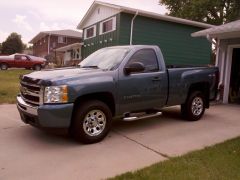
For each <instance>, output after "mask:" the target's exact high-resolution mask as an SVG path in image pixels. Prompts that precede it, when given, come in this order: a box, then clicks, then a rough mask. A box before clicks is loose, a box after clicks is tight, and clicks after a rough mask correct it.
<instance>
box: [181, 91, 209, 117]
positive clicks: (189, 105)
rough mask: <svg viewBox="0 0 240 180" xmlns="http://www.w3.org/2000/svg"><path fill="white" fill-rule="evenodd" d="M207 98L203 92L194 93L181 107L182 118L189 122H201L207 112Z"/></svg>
mask: <svg viewBox="0 0 240 180" xmlns="http://www.w3.org/2000/svg"><path fill="white" fill-rule="evenodd" d="M205 107H206V103H205V97H204V95H203V93H202V92H200V91H194V92H192V93H191V94H190V96H189V97H188V98H187V101H186V103H185V104H182V106H181V112H182V116H183V117H184V118H185V119H187V120H189V121H197V120H199V119H200V118H201V117H202V116H203V114H204V112H205Z"/></svg>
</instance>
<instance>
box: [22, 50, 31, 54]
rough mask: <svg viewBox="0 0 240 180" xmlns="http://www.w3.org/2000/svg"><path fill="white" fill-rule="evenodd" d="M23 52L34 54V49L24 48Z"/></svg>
mask: <svg viewBox="0 0 240 180" xmlns="http://www.w3.org/2000/svg"><path fill="white" fill-rule="evenodd" d="M22 53H23V54H27V55H33V50H32V49H24V50H23V52H22Z"/></svg>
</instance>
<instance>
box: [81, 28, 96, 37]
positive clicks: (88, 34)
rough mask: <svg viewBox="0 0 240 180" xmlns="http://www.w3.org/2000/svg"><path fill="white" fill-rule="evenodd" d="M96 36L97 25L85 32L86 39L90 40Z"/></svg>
mask: <svg viewBox="0 0 240 180" xmlns="http://www.w3.org/2000/svg"><path fill="white" fill-rule="evenodd" d="M95 36H96V25H94V26H91V27H89V28H87V29H85V30H84V39H89V38H92V37H95Z"/></svg>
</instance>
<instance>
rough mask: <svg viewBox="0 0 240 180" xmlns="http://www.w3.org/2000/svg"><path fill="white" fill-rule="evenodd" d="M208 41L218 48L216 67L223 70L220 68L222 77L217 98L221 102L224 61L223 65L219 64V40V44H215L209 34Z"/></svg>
mask: <svg viewBox="0 0 240 180" xmlns="http://www.w3.org/2000/svg"><path fill="white" fill-rule="evenodd" d="M207 40H208V41H209V42H211V43H212V44H214V45H215V46H216V49H217V54H216V62H215V66H218V67H219V66H221V68H220V70H221V72H219V73H220V77H219V82H218V95H217V98H216V100H217V101H219V100H220V98H221V97H220V96H221V95H220V94H221V93H223V92H221V91H223V86H224V85H223V66H224V61H222V62H221V65H220V64H219V61H218V60H219V59H218V58H219V51H220V42H219V39H218V40H217V43H216V42H214V41H213V40H212V38H210V36H209V34H208V35H207Z"/></svg>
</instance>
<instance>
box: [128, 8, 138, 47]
mask: <svg viewBox="0 0 240 180" xmlns="http://www.w3.org/2000/svg"><path fill="white" fill-rule="evenodd" d="M137 15H138V11H136V14H135V15H134V17H133V18H132V22H131V34H130V42H129V44H130V45H132V37H133V23H134V20H135V18H136V17H137Z"/></svg>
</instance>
